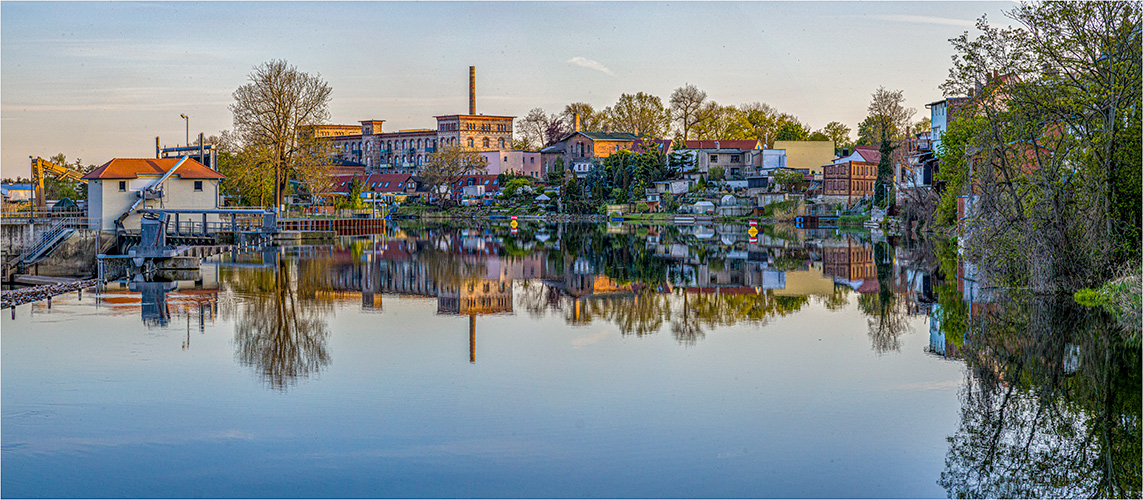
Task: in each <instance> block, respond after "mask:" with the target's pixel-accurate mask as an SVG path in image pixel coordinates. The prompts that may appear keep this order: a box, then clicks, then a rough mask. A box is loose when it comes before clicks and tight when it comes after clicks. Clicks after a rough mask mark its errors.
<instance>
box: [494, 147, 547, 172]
mask: <svg viewBox="0 0 1143 500" xmlns="http://www.w3.org/2000/svg"><path fill="white" fill-rule="evenodd" d="M480 156H483V157H484V159H486V160H488V170H486V171H485V172H486V173H488V174H493V175H499V174H506V173H514V174H519V175H526V176H528V177H534V178H539V177H542V176H543V174H544V172H543V162H542V161H541V160H540V153H538V152H535V151H482V152H481V153H480Z"/></svg>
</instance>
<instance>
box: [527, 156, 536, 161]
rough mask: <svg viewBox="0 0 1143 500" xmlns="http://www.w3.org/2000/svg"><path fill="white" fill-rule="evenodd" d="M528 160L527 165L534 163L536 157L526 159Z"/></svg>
mask: <svg viewBox="0 0 1143 500" xmlns="http://www.w3.org/2000/svg"><path fill="white" fill-rule="evenodd" d="M528 160H529V161H528V163H536V157H535V156H533V157H531V158H528Z"/></svg>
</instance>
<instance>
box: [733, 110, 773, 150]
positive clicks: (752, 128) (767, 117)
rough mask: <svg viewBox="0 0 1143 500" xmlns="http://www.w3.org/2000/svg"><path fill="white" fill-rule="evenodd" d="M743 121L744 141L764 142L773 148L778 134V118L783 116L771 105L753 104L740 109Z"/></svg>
mask: <svg viewBox="0 0 1143 500" xmlns="http://www.w3.org/2000/svg"><path fill="white" fill-rule="evenodd" d="M738 110H739V112H740V116H741V117H742V121H743V122H744V123H743V125H742V128H743V131H744V132H743V134H744V135H743V137H742V138H743V139H756V140H759V141H762V144H764V145H766V146H767V147H770V146H773V145H774V141H775V136H777V134H778V125H779V123H778V118H779V117H780V116H782V115H781V114H780V113H778V110H776V109H774V107H773V106H770V105H769V104H763V103H759V102H753V103H750V104H744V105H741V106H739V107H738Z"/></svg>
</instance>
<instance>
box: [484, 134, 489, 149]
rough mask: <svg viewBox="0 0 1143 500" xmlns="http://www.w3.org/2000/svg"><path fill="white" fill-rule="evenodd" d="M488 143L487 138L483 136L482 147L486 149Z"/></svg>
mask: <svg viewBox="0 0 1143 500" xmlns="http://www.w3.org/2000/svg"><path fill="white" fill-rule="evenodd" d="M488 144H489V141H488V138H487V137H485V138H484V149H488Z"/></svg>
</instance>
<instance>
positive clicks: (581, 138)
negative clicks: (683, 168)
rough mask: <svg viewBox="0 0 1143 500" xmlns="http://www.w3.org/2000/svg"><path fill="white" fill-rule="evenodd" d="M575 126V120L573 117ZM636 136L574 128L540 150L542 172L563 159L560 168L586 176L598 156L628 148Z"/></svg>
mask: <svg viewBox="0 0 1143 500" xmlns="http://www.w3.org/2000/svg"><path fill="white" fill-rule="evenodd" d="M576 123H577V125H578V123H579V120H578V118H577V120H576ZM637 140H638V137H635V135H634V134H628V133H626V132H584V131H582V130H578V128H577V130H574V131H572V133H570V134H568V135H566V136H564V138H563V139H560V140H559V141H558V142H556V143H555V144H552V145H551V146H548V147H546V148H544V149H541V150H540V157H541V159H542V161H543V164H544V171H545V172H550V171H551V170H552V169H553V168H554V167H555V164H556V158H561V159H563V164H564V168H565V169H567V170H571V171H572V172H575V173H576V175H577V176H581V177H582V176H586V175H587V173H588V172H590V171H591V169H592V167H593V166H594V165H595V164H596V163H597V162H598V160H599V159H602V158H607V157H608V156H611V155H612V154H614V153H617V152H619V151H623V150H628V151H630V150H631V149H632V147H633V146H634V145H635V141H637Z"/></svg>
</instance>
